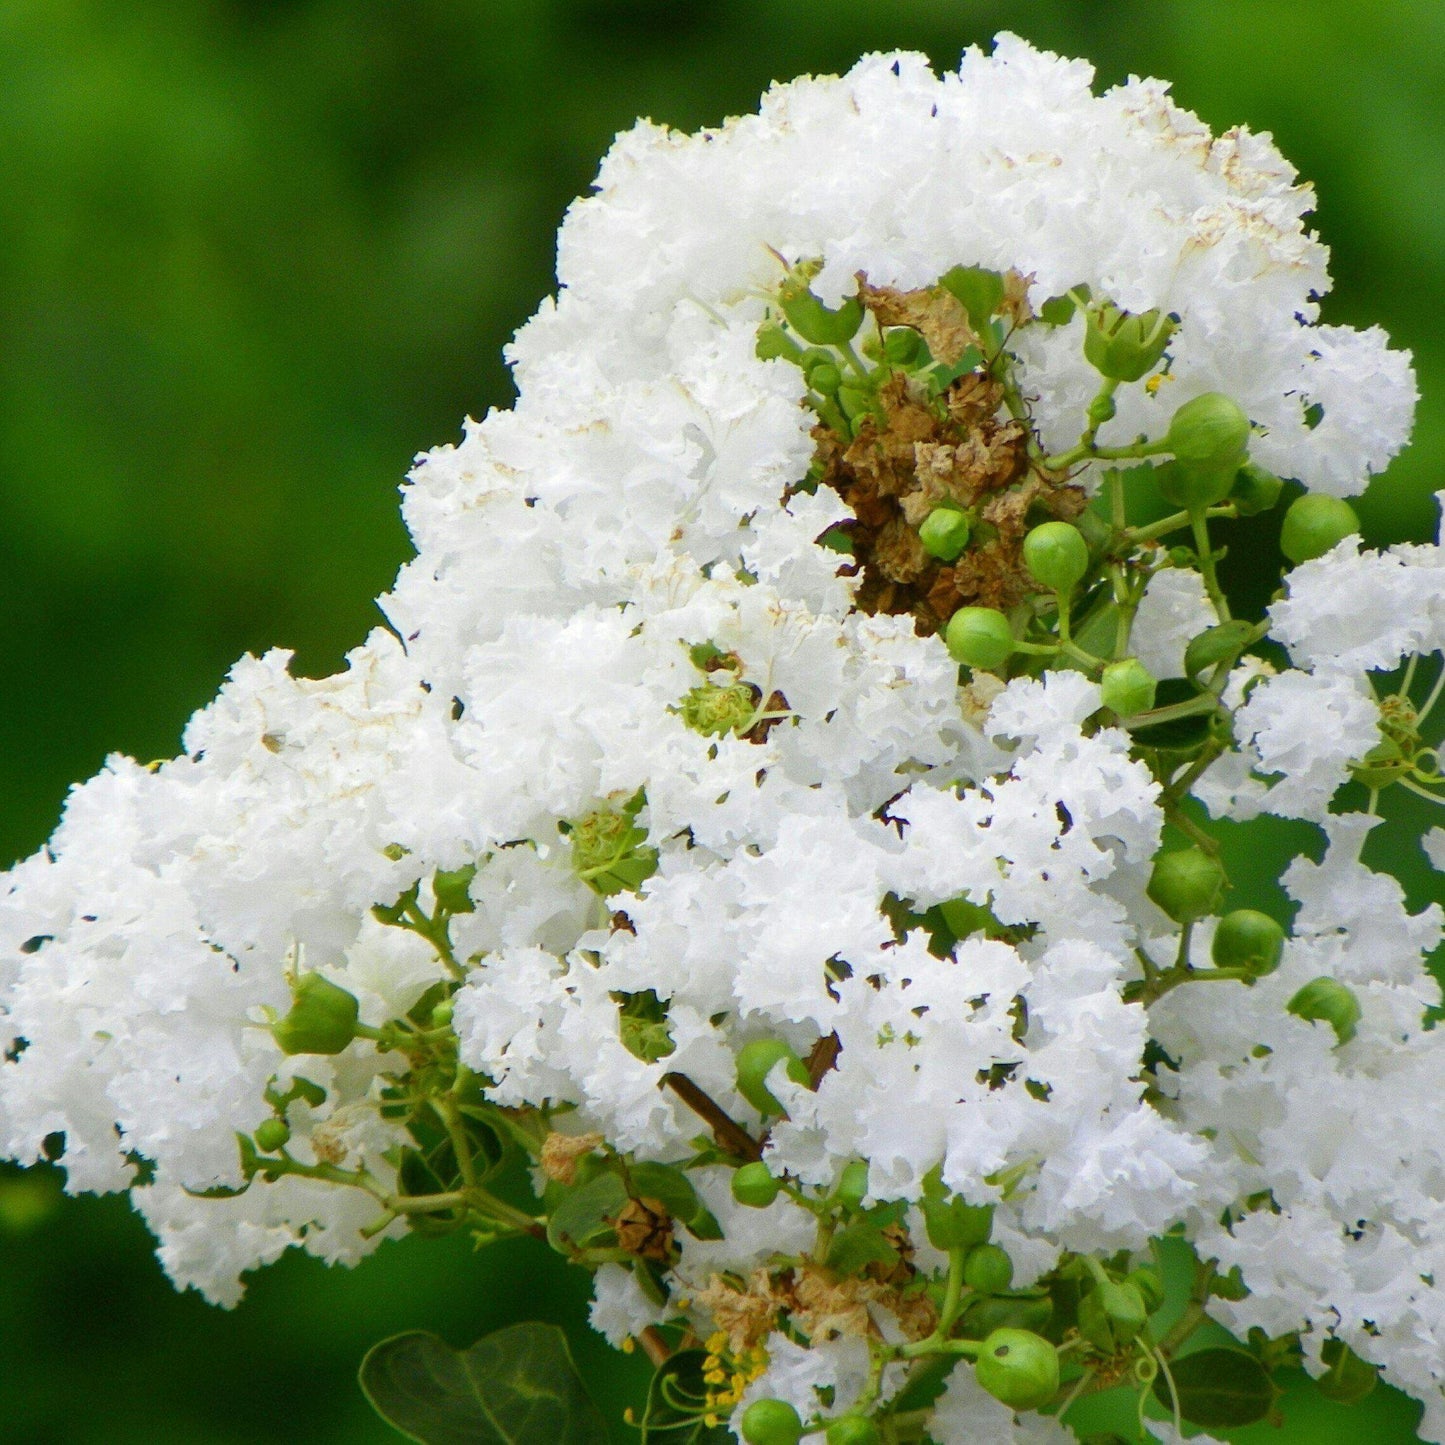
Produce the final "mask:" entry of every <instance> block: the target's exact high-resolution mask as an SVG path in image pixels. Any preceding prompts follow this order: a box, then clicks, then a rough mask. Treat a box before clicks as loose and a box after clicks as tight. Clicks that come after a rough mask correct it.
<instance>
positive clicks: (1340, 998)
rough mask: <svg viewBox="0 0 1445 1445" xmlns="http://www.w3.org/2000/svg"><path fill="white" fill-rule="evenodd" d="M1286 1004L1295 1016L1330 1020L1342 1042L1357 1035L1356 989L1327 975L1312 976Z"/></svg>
mask: <svg viewBox="0 0 1445 1445" xmlns="http://www.w3.org/2000/svg"><path fill="white" fill-rule="evenodd" d="M1285 1007H1286V1008H1287V1009H1288V1010H1289V1011H1290V1013H1292V1014H1294V1016H1295V1017H1296V1018H1302V1019H1307V1020H1308V1021H1309V1022H1310V1023H1327V1024H1329V1026H1330V1027H1331V1028H1332V1029H1334V1031H1335V1037H1336V1039H1338V1040H1339V1042H1340V1043H1342V1044H1347V1043H1349V1041H1350V1040H1351V1039H1352V1038H1354V1036H1355V1025H1356V1024H1358V1023H1359V1021H1360V1001H1359V999H1357V998H1356V997H1355V994H1354V990H1353V989H1350V988H1347V987H1346V986H1345V985H1344V984H1342V983H1341V982H1340V981H1339V980H1338V979H1334V978H1329V977H1327V976H1326V977H1320V978H1312V979H1311V980H1310V981H1309V982H1308V983H1307V984H1305V986H1304V987H1303V988H1302V989H1300V991H1299V992H1298V993H1297V994H1295V996H1294V997H1293V998H1292V999H1290V1001H1289V1002H1288V1003H1287V1004H1286V1005H1285Z"/></svg>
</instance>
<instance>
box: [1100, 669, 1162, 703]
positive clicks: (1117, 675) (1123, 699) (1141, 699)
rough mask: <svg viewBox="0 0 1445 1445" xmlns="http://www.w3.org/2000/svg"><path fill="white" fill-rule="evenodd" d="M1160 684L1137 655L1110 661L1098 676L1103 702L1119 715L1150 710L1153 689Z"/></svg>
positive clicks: (1152, 700) (1152, 701)
mask: <svg viewBox="0 0 1445 1445" xmlns="http://www.w3.org/2000/svg"><path fill="white" fill-rule="evenodd" d="M1157 687H1158V683H1156V682H1155V680H1154V677H1153V674H1151V673H1150V671H1149V669H1148V668H1146V667H1145V666H1144V664H1143V663H1142V662H1140V661H1139V659H1138V658H1137V657H1125V658H1121V659H1120V660H1119V661H1118V662H1111V663H1110V664H1109V665H1108V666H1107V667H1106V668H1105V669H1104V675H1103V677H1102V678H1100V680H1099V691H1100V693H1101V694H1102V696H1103V700H1104V706H1105V707H1107V708H1110V709H1111V710H1112V711H1113V712H1115V713H1117V714H1118V716H1119V717H1133V716H1134V714H1135V713H1140V712H1147V711H1148V710H1149V709H1150V708H1151V707H1153V706H1154V692H1155V689H1156V688H1157Z"/></svg>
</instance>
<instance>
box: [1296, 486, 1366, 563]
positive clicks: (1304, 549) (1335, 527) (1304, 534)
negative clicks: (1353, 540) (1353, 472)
mask: <svg viewBox="0 0 1445 1445" xmlns="http://www.w3.org/2000/svg"><path fill="white" fill-rule="evenodd" d="M1359 530H1360V519H1359V517H1357V516H1356V515H1355V509H1354V508H1353V507H1352V506H1351V505H1350V504H1349V503H1348V502H1346V501H1345V500H1343V498H1340V497H1326V496H1322V495H1320V494H1319V493H1318V492H1307V493H1306V494H1305V495H1304V496H1303V497H1296V498H1295V499H1294V501H1293V502H1291V503H1290V505H1289V509H1288V510H1287V511H1286V512H1285V514H1284V526H1283V527H1282V528H1281V529H1280V534H1279V549H1280V551H1281V552H1283V553H1284V555H1285V556H1286V557H1288V558H1289V560H1290V561H1291V562H1294V563H1295V564H1296V565H1298V564H1299V563H1300V562H1309V561H1312V560H1313V559H1314V558H1316V557H1323V556H1324V555H1325V553H1326V552H1329V551H1332V550H1333V549H1334V548H1335V547H1337V546H1338V545H1339V544H1340V543H1341V542H1343V541H1344V540H1345V538H1346V537H1353V536H1354V535H1355V533H1356V532H1358V531H1359Z"/></svg>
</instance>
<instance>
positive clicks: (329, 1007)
mask: <svg viewBox="0 0 1445 1445" xmlns="http://www.w3.org/2000/svg"><path fill="white" fill-rule="evenodd" d="M359 1013H360V1006H359V1005H358V1004H357V1002H356V999H355V997H354V996H353V995H351V994H349V993H347V991H346V990H345V989H344V988H342V987H341V986H340V985H339V984H334V983H332V982H331V980H330V979H327V978H323V977H322V976H321V975H320V974H319V973H303V974H301V975H299V976H298V977H297V978H296V979H295V981H294V982H293V983H292V985H291V1008H290V1010H289V1011H288V1012H287V1014H286V1016H285V1018H281V1019H277V1020H276V1022H275V1023H274V1024H272V1025H271V1037H272V1038H274V1039H275V1040H276V1043H277V1045H278V1046H279V1048H280V1049H281V1052H282V1053H283V1054H339V1053H340V1052H341V1051H342V1049H344V1048H345V1047H346V1046H347V1045H348V1044H349V1043H350V1042H351V1041H352V1039H354V1038H355V1037H356V1023H357V1017H358V1015H359Z"/></svg>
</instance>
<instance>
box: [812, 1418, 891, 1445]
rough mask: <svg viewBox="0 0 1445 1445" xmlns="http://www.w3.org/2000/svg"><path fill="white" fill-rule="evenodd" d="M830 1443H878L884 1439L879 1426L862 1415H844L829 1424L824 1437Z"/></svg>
mask: <svg viewBox="0 0 1445 1445" xmlns="http://www.w3.org/2000/svg"><path fill="white" fill-rule="evenodd" d="M824 1438H825V1439H826V1440H827V1442H828V1445H878V1442H879V1441H880V1440H882V1438H883V1437H882V1435H881V1434H880V1433H879V1430H878V1427H877V1426H876V1425H875V1424H874V1423H873V1422H872V1421H871V1420H869V1419H866V1418H865V1417H864V1416H862V1415H844V1416H843V1418H842V1419H841V1420H834V1421H833V1423H832V1424H831V1425H829V1426H828V1432H827V1434H826V1436H825V1437H824Z"/></svg>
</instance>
